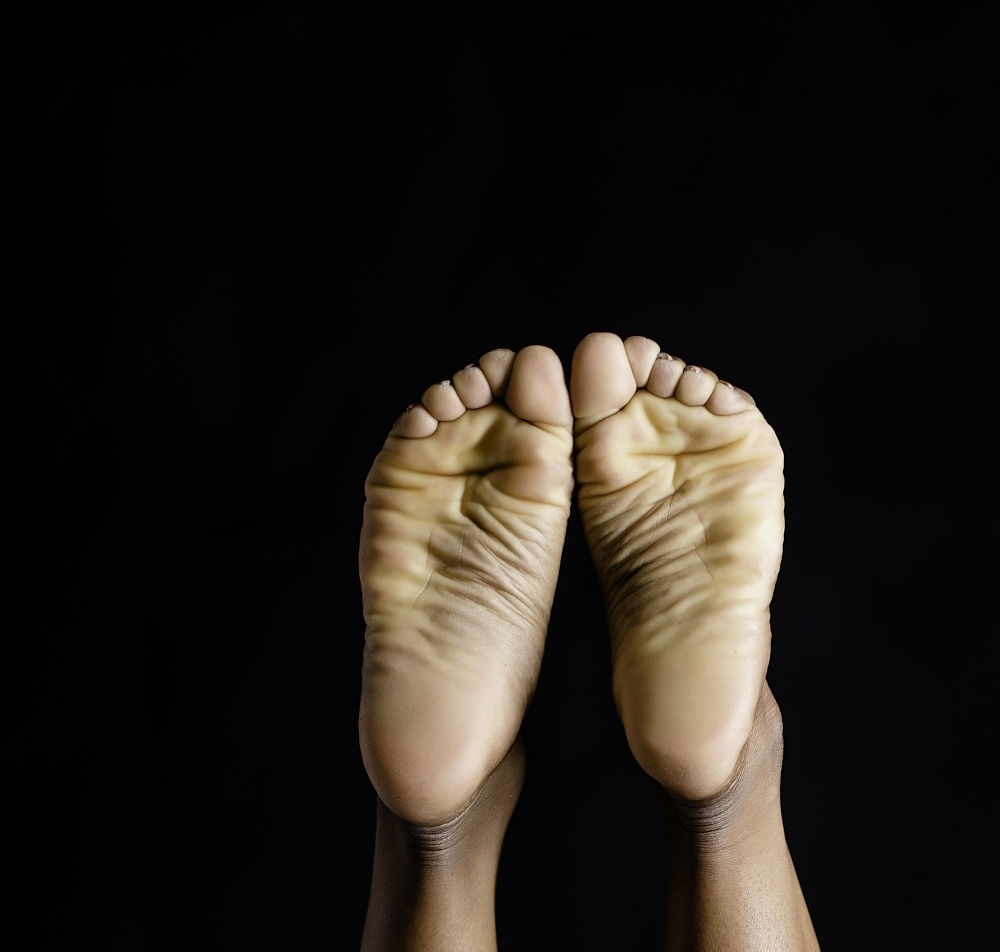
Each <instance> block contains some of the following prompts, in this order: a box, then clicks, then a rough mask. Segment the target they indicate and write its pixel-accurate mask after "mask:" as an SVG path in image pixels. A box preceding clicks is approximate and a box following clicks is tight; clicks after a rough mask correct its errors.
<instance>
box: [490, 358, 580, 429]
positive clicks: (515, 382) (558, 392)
mask: <svg viewBox="0 0 1000 952" xmlns="http://www.w3.org/2000/svg"><path fill="white" fill-rule="evenodd" d="M504 399H505V401H506V403H507V406H508V407H509V408H510V409H511V412H513V413H515V414H517V416H519V417H520V418H521V419H522V420H530V421H531V422H532V423H552V424H556V425H558V426H569V425H570V424H572V422H573V411H572V410H571V409H570V402H569V392H568V391H567V390H566V375H565V373H564V372H563V365H562V361H561V360H560V359H559V355H558V354H557V353H556V352H555V351H554V350H552V349H551V348H549V347H544V346H543V345H541V344H531V345H529V346H528V347H525V348H523V349H522V350H520V351H518V352H517V355H516V356H515V357H514V360H513V366H512V367H511V371H510V380H509V381H508V383H507V390H506V393H505V395H504Z"/></svg>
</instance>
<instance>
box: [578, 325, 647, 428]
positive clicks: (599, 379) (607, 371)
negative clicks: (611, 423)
mask: <svg viewBox="0 0 1000 952" xmlns="http://www.w3.org/2000/svg"><path fill="white" fill-rule="evenodd" d="M636 389H637V388H636V382H635V375H634V374H633V372H632V365H631V363H630V362H629V356H628V353H627V352H626V350H625V345H624V343H623V342H622V339H621V338H620V337H619V336H618V335H617V334H610V333H605V332H597V333H593V334H588V335H587V336H586V337H584V338H583V340H582V341H580V343H579V344H577V347H576V350H575V351H574V352H573V363H572V372H571V376H570V394H571V398H572V404H573V415H574V416H575V417H576V418H577V420H578V421H579V422H580V423H581V424H582V425H583V426H590V425H592V424H593V423H596V422H597V421H598V420H602V419H604V418H605V417H607V416H610V415H611V414H612V413H615V412H617V411H618V410H620V409H621V408H622V407H623V406H625V404H626V403H628V402H629V400H631V399H632V397H633V396H634V395H635V392H636Z"/></svg>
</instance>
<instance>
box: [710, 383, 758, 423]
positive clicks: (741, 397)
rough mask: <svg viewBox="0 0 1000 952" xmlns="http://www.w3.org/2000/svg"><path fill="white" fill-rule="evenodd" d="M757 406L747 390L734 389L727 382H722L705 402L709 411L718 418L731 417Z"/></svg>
mask: <svg viewBox="0 0 1000 952" xmlns="http://www.w3.org/2000/svg"><path fill="white" fill-rule="evenodd" d="M756 405H757V404H756V402H755V401H754V398H753V397H751V396H750V394H749V393H747V392H746V390H741V389H740V388H739V387H734V386H733V385H732V384H731V383H729V382H728V381H726V380H720V381H719V382H718V383H717V384H716V385H715V389H714V390H713V391H712V395H711V396H710V397H709V398H708V400H706V401H705V406H706V408H707V409H709V410H711V411H712V413H714V414H715V415H716V416H729V415H730V414H732V413H742V412H743V411H744V410H749V409H751V408H752V407H755V406H756Z"/></svg>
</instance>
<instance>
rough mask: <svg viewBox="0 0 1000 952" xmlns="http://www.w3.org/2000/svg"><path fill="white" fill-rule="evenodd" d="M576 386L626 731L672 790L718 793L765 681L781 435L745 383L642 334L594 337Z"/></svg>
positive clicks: (583, 470)
mask: <svg viewBox="0 0 1000 952" xmlns="http://www.w3.org/2000/svg"><path fill="white" fill-rule="evenodd" d="M570 391H571V395H572V405H573V413H574V416H575V418H576V422H575V433H576V474H577V483H578V505H579V509H580V515H581V519H582V522H583V527H584V531H585V534H586V538H587V541H588V544H589V546H590V550H591V555H592V557H593V560H594V565H595V568H596V570H597V574H598V577H599V578H600V580H601V584H602V587H603V590H604V597H605V602H606V605H607V614H608V625H609V631H610V635H611V649H612V677H613V685H612V688H613V693H614V698H615V703H616V705H617V708H618V711H619V714H620V716H621V718H622V723H623V726H624V728H625V732H626V736H627V738H628V742H629V746H630V748H631V750H632V752H633V754H634V756H635V757H636V759H637V761H638V762H639V764H640V765H641V766H642V768H643V769H644V770H645V771H646V772H647V773H649V774H650V775H651V776H652V777H653V778H654V779H655V780H656V781H657V782H659V783H660V785H661V786H662V787H663V789H664V790H665V791H667V792H668V793H670V794H671V795H673V796H676V797H679V798H684V799H688V800H698V799H702V798H705V797H709V796H711V795H713V794H716V793H718V792H719V791H720V790H721V789H722V788H723V787H724V786H725V784H726V783H727V782H728V781H729V780H730V779H731V776H732V775H733V772H734V769H735V768H736V765H737V762H738V760H739V757H740V754H741V752H742V750H743V748H744V745H745V744H746V742H747V739H748V737H749V736H750V732H751V727H752V726H753V723H754V716H755V712H757V710H758V705H759V703H760V701H761V697H762V690H763V688H764V675H765V673H766V670H767V664H768V659H769V657H770V638H771V629H770V602H771V596H772V594H773V592H774V585H775V581H776V579H777V574H778V569H779V565H780V562H781V552H782V544H783V535H784V495H783V493H784V475H783V453H782V449H781V446H780V444H779V442H778V439H777V437H776V436H775V433H774V431H773V430H772V428H771V427H770V425H769V424H768V423H767V421H766V420H765V419H764V417H763V416H762V414H761V413H760V411H759V410H758V409H757V407H756V405H755V404H754V401H753V399H752V398H751V397H750V396H749V394H746V393H744V392H743V391H742V390H738V389H736V388H734V387H732V386H731V385H729V384H727V383H725V382H722V381H720V380H719V379H718V377H717V376H716V375H715V374H714V373H713V372H711V371H709V370H705V369H703V368H700V367H693V366H688V365H686V364H685V363H684V361H682V360H680V359H678V358H676V357H670V356H668V355H666V354H663V353H661V351H660V347H659V345H658V344H657V343H656V342H655V341H652V340H650V339H648V338H645V337H630V338H628V339H626V340H624V341H623V340H622V339H621V338H619V337H618V336H617V335H615V334H608V333H596V334H591V335H589V336H588V337H586V338H584V339H583V340H582V341H581V342H580V344H579V345H578V346H577V349H576V352H575V353H574V355H573V365H572V373H571V378H570Z"/></svg>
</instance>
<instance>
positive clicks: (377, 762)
mask: <svg viewBox="0 0 1000 952" xmlns="http://www.w3.org/2000/svg"><path fill="white" fill-rule="evenodd" d="M572 423H573V417H572V412H571V409H570V403H569V394H568V392H567V389H566V382H565V377H564V373H563V367H562V363H561V361H560V360H559V358H558V356H557V355H556V354H555V352H554V351H552V350H550V349H549V348H547V347H542V346H538V345H533V346H530V347H526V348H524V349H523V350H521V351H519V352H517V353H516V354H515V352H514V351H511V350H504V349H500V350H493V351H490V352H489V353H487V354H484V355H483V357H482V358H480V360H479V362H478V364H476V365H470V366H469V367H466V368H464V369H463V370H460V371H459V372H458V373H456V374H455V375H454V377H453V378H452V380H451V381H444V382H442V383H439V384H434V385H433V386H431V387H429V388H428V389H427V390H426V391H425V392H424V394H423V397H422V399H421V402H420V403H419V404H417V405H415V406H413V407H411V408H409V409H408V410H407V411H406V412H405V413H404V414H403V415H402V416H401V417H400V418H399V420H397V421H396V424H395V425H394V427H393V429H392V431H391V432H390V434H389V436H388V438H387V439H386V442H385V444H384V446H383V448H382V450H381V451H380V452H379V454H378V456H377V457H376V459H375V461H374V464H373V465H372V467H371V470H370V472H369V474H368V478H367V481H366V484H365V492H366V501H365V508H364V520H363V525H362V530H361V546H360V556H359V569H360V577H361V587H362V599H363V608H364V616H365V622H366V632H365V652H364V665H363V675H362V697H361V709H360V719H359V729H360V742H361V751H362V756H363V759H364V763H365V767H366V769H367V771H368V774H369V776H370V778H371V780H372V783H373V785H374V786H375V789H376V791H377V792H378V794H379V796H380V798H381V800H382V801H383V802H384V803H385V804H386V805H387V806H388V808H389V809H390V810H392V811H393V813H395V814H396V815H397V816H398V817H400V818H401V819H403V820H405V821H407V822H409V823H415V824H441V823H445V822H447V821H449V820H450V819H452V818H454V817H455V816H457V815H458V814H459V813H461V811H462V810H463V809H464V808H465V807H466V806H467V805H468V804H469V803H470V802H471V801H472V800H473V798H474V797H475V796H476V794H477V792H478V791H479V790H480V788H481V787H482V786H483V784H484V781H485V780H486V778H487V777H488V776H489V775H490V774H491V773H492V772H493V771H494V769H495V768H496V767H497V765H498V764H500V762H501V761H502V760H503V759H504V758H505V756H506V755H507V753H508V751H509V750H510V749H511V746H512V744H513V743H514V741H515V739H516V738H517V735H518V731H519V729H520V724H521V720H522V718H523V715H524V712H525V709H526V707H527V705H528V703H529V701H530V699H531V696H532V694H533V692H534V690H535V687H536V684H537V680H538V675H539V671H540V667H541V660H542V653H543V648H544V643H545V636H546V631H547V628H548V622H549V615H550V610H551V606H552V598H553V594H554V592H555V586H556V580H557V578H558V573H559V564H560V559H561V555H562V547H563V540H564V537H565V533H566V526H567V521H568V518H569V510H570V503H571V496H572V488H573V471H572V460H571V454H572V447H573V435H572Z"/></svg>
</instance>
